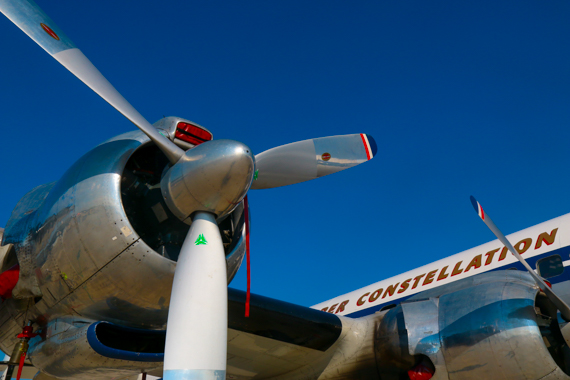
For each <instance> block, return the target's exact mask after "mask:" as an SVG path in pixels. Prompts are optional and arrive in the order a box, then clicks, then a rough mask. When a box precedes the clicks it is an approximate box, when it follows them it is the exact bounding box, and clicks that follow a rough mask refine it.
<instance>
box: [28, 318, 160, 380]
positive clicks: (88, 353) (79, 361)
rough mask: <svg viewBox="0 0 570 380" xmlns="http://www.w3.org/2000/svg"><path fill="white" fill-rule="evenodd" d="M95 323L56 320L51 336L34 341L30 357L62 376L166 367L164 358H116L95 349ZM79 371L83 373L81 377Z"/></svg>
mask: <svg viewBox="0 0 570 380" xmlns="http://www.w3.org/2000/svg"><path fill="white" fill-rule="evenodd" d="M90 325H91V323H90V322H89V321H86V320H83V319H80V318H72V317H68V318H61V319H55V320H52V321H51V322H50V323H49V324H48V326H46V330H48V338H47V339H45V340H42V339H41V338H40V337H37V338H34V339H32V340H31V341H30V350H29V358H30V359H31V361H32V362H33V363H34V365H35V366H37V367H38V368H41V369H42V371H43V372H45V373H47V374H48V375H51V376H53V377H57V378H61V379H78V378H84V379H86V378H89V379H108V378H109V375H110V374H112V377H113V378H122V377H126V376H133V375H137V373H140V372H141V371H145V372H148V371H152V370H154V369H157V368H161V367H162V363H161V362H140V361H130V360H123V359H113V358H108V357H105V356H102V355H100V354H98V353H97V352H95V351H94V350H93V348H92V347H91V345H90V344H89V342H88V340H87V330H88V328H89V326H90ZM78 374H80V375H79V377H78Z"/></svg>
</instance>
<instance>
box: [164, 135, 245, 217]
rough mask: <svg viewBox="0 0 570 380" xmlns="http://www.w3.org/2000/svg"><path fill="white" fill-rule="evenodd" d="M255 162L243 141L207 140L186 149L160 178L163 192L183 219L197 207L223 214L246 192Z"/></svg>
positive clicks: (200, 209) (199, 209) (218, 215)
mask: <svg viewBox="0 0 570 380" xmlns="http://www.w3.org/2000/svg"><path fill="white" fill-rule="evenodd" d="M254 162H255V159H254V156H253V154H252V153H251V149H249V147H248V146H247V145H245V144H243V143H241V142H238V141H234V140H213V141H208V142H205V143H203V144H200V145H198V146H196V147H195V148H192V149H190V150H189V151H187V152H186V154H185V155H184V157H182V158H181V159H180V161H179V162H178V163H176V164H175V165H174V166H173V167H172V168H170V169H169V170H168V172H167V173H166V175H165V176H164V177H163V178H162V180H161V182H160V186H161V189H162V195H163V197H164V199H165V201H166V204H167V205H168V207H169V208H170V210H171V211H172V212H173V213H174V215H176V216H177V217H178V218H179V219H180V220H183V221H184V220H186V219H188V217H189V216H190V215H192V213H194V212H196V211H206V212H211V213H212V214H215V215H216V217H218V218H220V217H222V216H224V215H226V214H227V213H229V212H231V211H232V210H233V209H234V208H235V206H237V205H238V204H239V202H241V200H242V199H243V198H244V197H245V195H246V194H247V191H248V190H249V187H250V186H251V182H252V180H253V171H254V165H255V164H254ZM189 221H190V220H189V219H188V221H187V222H188V224H190V222H189Z"/></svg>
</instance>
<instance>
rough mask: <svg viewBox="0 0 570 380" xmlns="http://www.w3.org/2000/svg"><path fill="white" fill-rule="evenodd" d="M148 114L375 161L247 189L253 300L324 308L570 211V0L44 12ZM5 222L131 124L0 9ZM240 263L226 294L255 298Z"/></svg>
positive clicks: (64, 6) (58, 5)
mask: <svg viewBox="0 0 570 380" xmlns="http://www.w3.org/2000/svg"><path fill="white" fill-rule="evenodd" d="M38 4H39V5H40V6H41V7H42V8H43V9H44V10H45V11H46V13H48V15H50V17H51V18H52V19H53V20H54V21H55V22H56V23H57V24H58V25H59V26H60V27H61V28H62V29H63V30H64V31H65V32H66V34H67V35H68V36H69V37H70V38H71V40H72V41H73V42H74V43H75V44H76V45H77V46H78V47H79V48H80V49H82V51H83V52H84V53H85V55H86V56H87V57H88V58H90V59H91V61H92V62H93V63H94V64H95V65H96V66H97V67H98V68H99V69H100V70H101V72H102V73H103V74H104V75H105V76H106V77H107V79H109V81H110V82H111V83H113V84H114V85H115V87H116V88H117V89H118V90H119V91H120V92H121V93H122V94H123V95H124V96H125V98H127V100H129V101H130V102H131V103H132V104H133V105H134V106H135V107H136V108H137V109H138V110H139V111H140V112H141V114H142V115H143V116H145V117H146V118H147V119H148V120H149V121H150V122H151V123H152V122H154V121H156V120H158V119H160V118H161V117H162V116H164V115H166V116H171V115H172V116H174V115H175V116H181V117H184V118H188V119H190V120H193V121H195V122H198V123H200V124H202V125H204V126H206V127H207V128H209V129H210V130H211V131H212V132H213V133H214V137H215V138H230V139H235V140H239V141H242V142H244V143H246V144H248V145H249V146H250V147H251V148H252V149H253V151H254V152H256V153H260V152H262V151H264V150H266V149H269V148H272V147H274V146H278V145H282V144H286V143H289V142H293V141H299V140H304V139H308V138H314V137H321V136H332V135H339V134H349V133H361V132H362V133H368V134H371V135H372V136H374V138H375V139H376V142H377V144H378V154H377V156H376V158H374V159H373V160H372V161H370V162H368V163H365V164H363V165H360V166H358V167H356V168H353V169H350V170H347V171H344V172H341V173H337V174H335V175H331V176H328V177H324V178H320V179H318V180H315V181H311V182H307V183H302V184H298V185H295V186H288V187H284V188H278V189H272V190H260V191H251V192H250V203H251V211H252V222H253V225H252V245H251V248H252V291H253V292H255V293H259V294H263V295H266V296H271V297H275V298H278V299H282V300H286V301H290V302H296V303H300V304H302V305H312V304H316V303H318V302H320V301H323V300H326V299H329V298H332V297H334V296H336V295H339V294H342V293H345V292H348V291H351V290H354V289H356V288H359V287H362V286H365V285H368V284H370V283H373V282H376V281H379V280H382V279H384V278H387V277H390V276H392V275H395V274H398V273H401V272H404V271H406V270H410V269H413V268H415V267H418V266H421V265H424V264H426V263H429V262H432V261H435V260H437V259H440V258H443V257H446V256H449V255H451V254H454V253H457V252H459V251H462V250H464V249H467V248H470V247H473V246H475V245H478V244H482V243H485V242H487V241H489V240H492V239H493V236H492V235H491V233H490V232H489V231H488V230H487V229H486V227H485V226H484V225H483V223H481V221H480V220H479V219H478V218H477V216H476V214H475V213H474V212H473V209H472V207H471V204H470V201H469V195H471V194H473V195H475V196H476V197H477V199H478V200H479V201H480V202H481V203H482V205H483V206H484V207H485V210H486V211H487V212H488V213H489V214H490V215H491V216H492V217H493V219H494V220H495V222H496V223H497V224H498V226H499V227H500V228H502V229H503V232H505V233H510V232H514V231H516V230H519V229H522V228H525V227H528V226H530V225H533V224H536V223H539V222H542V221H545V220H547V219H550V218H553V217H556V216H559V215H562V214H565V213H567V212H570V199H569V189H570V183H569V182H570V181H569V177H570V173H568V169H567V168H568V167H569V166H570V155H569V154H568V153H567V152H568V150H569V149H570V128H568V126H569V125H570V107H569V106H568V105H569V104H570V90H569V89H570V83H569V82H570V74H569V73H570V54H569V47H570V24H569V23H568V18H569V16H570V3H568V2H567V1H548V2H537V1H502V2H495V1H477V2H471V3H467V2H453V1H440V2H425V1H382V2H379V1H378V2H373V1H363V2H346V1H312V2H306V1H303V2H301V1H291V0H289V1H286V2H274V1H271V2H267V1H249V2H230V1H211V2H201V3H198V2H160V4H159V2H156V1H138V2H132V1H128V2H127V1H121V2H117V1H106V0H104V1H103V0H99V1H91V0H84V1H80V2H78V1H69V0H64V1H58V2H48V1H39V2H38ZM0 35H2V39H0V46H1V49H2V51H3V53H2V59H0V117H1V118H0V120H1V125H2V127H1V129H0V130H1V131H2V137H0V162H1V163H2V164H1V173H2V176H1V178H2V179H1V181H0V199H1V201H0V226H3V225H5V224H6V221H7V220H8V218H9V214H10V212H11V210H12V208H13V207H14V206H15V204H16V202H17V201H18V200H19V198H20V197H22V196H23V195H24V194H25V193H26V192H27V191H29V190H30V189H32V188H33V187H35V186H37V185H40V184H43V183H46V182H51V181H54V180H57V179H58V178H59V177H60V176H61V174H62V173H63V172H64V171H65V170H66V169H67V168H68V167H69V166H70V165H71V164H72V163H73V162H74V161H75V160H77V159H78V158H79V157H81V156H82V155H83V154H84V153H86V152H87V151H88V150H89V149H91V148H93V147H94V146H95V145H97V144H99V143H101V142H102V141H104V140H106V139H108V138H110V137H112V136H114V135H117V134H120V133H123V132H125V131H128V130H132V129H133V128H134V126H132V124H130V123H129V122H128V121H127V120H126V119H124V118H123V117H122V116H121V115H120V114H119V113H118V112H116V111H115V110H114V109H112V108H111V107H110V106H109V105H107V104H106V103H105V102H104V101H103V100H101V99H99V98H98V97H97V95H95V94H94V93H93V92H92V91H91V90H89V89H88V88H86V87H85V86H84V85H83V84H82V83H81V82H79V81H78V80H77V79H76V78H75V77H74V76H72V75H71V74H70V73H68V72H67V71H66V70H65V69H63V68H62V67H60V66H59V64H58V63H57V62H56V61H55V60H53V59H52V58H51V57H49V56H48V54H47V53H45V52H44V51H43V50H42V49H40V48H39V47H37V46H36V45H35V44H34V43H33V42H32V41H31V40H30V39H29V38H28V37H27V36H25V35H24V34H23V33H22V32H20V31H19V29H17V28H16V27H15V26H14V25H13V24H11V23H10V22H9V21H8V20H7V19H6V18H0ZM244 269H245V268H242V270H240V273H239V274H238V276H237V277H236V279H235V280H234V282H233V283H232V285H231V286H233V287H237V288H241V289H245V270H244Z"/></svg>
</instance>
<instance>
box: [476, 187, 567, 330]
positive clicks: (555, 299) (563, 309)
mask: <svg viewBox="0 0 570 380" xmlns="http://www.w3.org/2000/svg"><path fill="white" fill-rule="evenodd" d="M471 203H472V204H473V208H474V209H475V212H477V213H478V214H479V217H480V218H481V220H482V221H483V223H485V225H486V226H487V227H489V229H490V230H491V232H493V234H494V235H495V236H496V237H497V239H499V240H500V241H501V243H503V244H504V245H505V247H507V248H508V249H509V251H510V252H511V253H512V255H513V256H514V257H516V258H517V260H518V261H519V262H520V263H521V264H522V265H523V266H524V267H525V268H526V270H527V271H528V273H529V274H530V275H531V276H532V278H533V279H534V281H535V282H536V283H537V285H538V286H539V287H540V289H541V290H542V291H543V292H544V293H546V296H547V297H548V298H550V300H551V301H552V303H553V304H555V305H556V307H557V308H558V310H560V314H562V318H564V320H566V322H570V306H568V304H567V303H566V302H564V300H563V299H562V298H560V297H559V296H558V294H556V293H555V292H554V290H553V289H551V287H550V286H548V285H546V283H545V282H544V280H543V279H542V278H541V277H540V276H539V275H537V274H536V272H535V271H534V269H532V268H531V266H530V265H529V264H528V263H527V262H526V260H525V259H523V257H522V256H521V255H520V254H519V253H518V252H517V251H516V249H514V247H513V246H512V244H511V243H510V242H509V239H507V237H506V236H505V235H504V234H503V233H502V232H501V230H500V229H499V227H497V225H496V224H495V222H493V219H491V217H490V216H489V214H487V213H485V212H484V211H483V207H481V205H480V204H479V202H477V200H476V199H475V198H474V197H473V196H471Z"/></svg>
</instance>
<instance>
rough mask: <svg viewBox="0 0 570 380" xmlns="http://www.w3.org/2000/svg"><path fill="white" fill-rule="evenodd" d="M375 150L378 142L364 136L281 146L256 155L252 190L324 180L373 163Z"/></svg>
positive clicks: (329, 138) (361, 134)
mask: <svg viewBox="0 0 570 380" xmlns="http://www.w3.org/2000/svg"><path fill="white" fill-rule="evenodd" d="M376 151H377V147H376V142H375V141H374V139H373V138H372V136H370V135H366V134H364V133H360V134H354V135H345V136H332V137H321V138H317V139H312V140H304V141H298V142H294V143H291V144H287V145H281V146H278V147H276V148H273V149H269V150H266V151H265V152H262V153H259V154H258V155H256V156H255V165H256V172H255V176H254V181H253V184H252V186H251V188H252V189H269V188H272V187H279V186H286V185H292V184H295V183H299V182H305V181H309V180H311V179H315V178H319V177H323V176H325V175H328V174H332V173H336V172H339V171H341V170H344V169H348V168H351V167H353V166H356V165H358V164H361V163H363V162H366V161H368V160H371V159H372V157H374V156H375V155H376Z"/></svg>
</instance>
